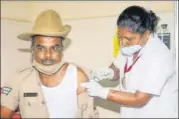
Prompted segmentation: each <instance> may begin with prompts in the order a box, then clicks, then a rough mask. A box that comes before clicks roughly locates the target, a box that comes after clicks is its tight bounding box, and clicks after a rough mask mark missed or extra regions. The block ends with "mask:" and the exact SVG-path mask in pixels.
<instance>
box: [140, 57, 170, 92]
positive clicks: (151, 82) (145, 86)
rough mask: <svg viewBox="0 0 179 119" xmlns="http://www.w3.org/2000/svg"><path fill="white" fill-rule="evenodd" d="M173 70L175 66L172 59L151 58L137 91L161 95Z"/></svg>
mask: <svg viewBox="0 0 179 119" xmlns="http://www.w3.org/2000/svg"><path fill="white" fill-rule="evenodd" d="M168 59H170V58H168ZM173 72H174V68H173V65H172V62H171V60H167V59H160V58H158V59H157V58H155V57H154V58H151V59H150V63H148V64H147V65H145V71H144V72H142V75H143V76H142V79H141V81H140V83H139V85H138V89H137V91H140V92H145V93H149V94H154V95H160V94H161V91H162V89H163V87H164V85H165V84H166V82H167V80H168V79H169V78H170V76H172V74H173Z"/></svg>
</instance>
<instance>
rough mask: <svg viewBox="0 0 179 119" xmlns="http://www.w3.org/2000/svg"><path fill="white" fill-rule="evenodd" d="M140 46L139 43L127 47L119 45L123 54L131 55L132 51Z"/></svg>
mask: <svg viewBox="0 0 179 119" xmlns="http://www.w3.org/2000/svg"><path fill="white" fill-rule="evenodd" d="M141 48H142V46H140V45H133V46H128V47H124V46H122V47H121V51H122V54H123V55H125V56H132V55H133V54H134V53H136V52H137V51H139V50H140V49H141Z"/></svg>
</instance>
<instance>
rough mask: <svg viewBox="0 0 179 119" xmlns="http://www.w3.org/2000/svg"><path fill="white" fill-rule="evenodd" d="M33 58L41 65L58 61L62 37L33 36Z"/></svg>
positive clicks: (60, 56) (60, 55) (59, 59)
mask: <svg viewBox="0 0 179 119" xmlns="http://www.w3.org/2000/svg"><path fill="white" fill-rule="evenodd" d="M32 49H33V58H34V59H35V60H36V61H37V62H38V63H41V64H43V65H53V64H56V63H59V62H60V61H61V58H62V49H63V45H62V39H61V38H59V37H46V36H35V37H34V44H33V47H32Z"/></svg>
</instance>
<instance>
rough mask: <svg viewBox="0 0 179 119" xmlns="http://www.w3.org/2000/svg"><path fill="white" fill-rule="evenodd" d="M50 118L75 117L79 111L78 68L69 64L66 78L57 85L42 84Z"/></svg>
mask: <svg viewBox="0 0 179 119" xmlns="http://www.w3.org/2000/svg"><path fill="white" fill-rule="evenodd" d="M41 87H42V90H43V93H44V96H45V99H46V102H47V107H48V111H49V115H50V118H74V117H75V115H76V111H77V94H76V90H77V68H76V67H75V66H74V65H69V66H68V68H67V70H66V73H65V76H64V79H63V80H62V82H61V83H60V84H59V85H58V86H56V87H45V86H44V85H42V86H41Z"/></svg>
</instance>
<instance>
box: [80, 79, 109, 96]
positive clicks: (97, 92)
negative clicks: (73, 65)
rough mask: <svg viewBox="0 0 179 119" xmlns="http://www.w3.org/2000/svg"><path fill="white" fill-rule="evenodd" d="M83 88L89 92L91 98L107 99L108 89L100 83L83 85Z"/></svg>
mask: <svg viewBox="0 0 179 119" xmlns="http://www.w3.org/2000/svg"><path fill="white" fill-rule="evenodd" d="M81 86H83V87H85V88H87V92H88V95H89V96H94V97H95V96H96V97H100V98H103V99H107V96H108V93H109V90H110V89H108V88H104V87H102V86H101V85H100V84H99V83H98V82H96V81H93V80H92V81H90V82H87V83H82V84H81Z"/></svg>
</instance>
